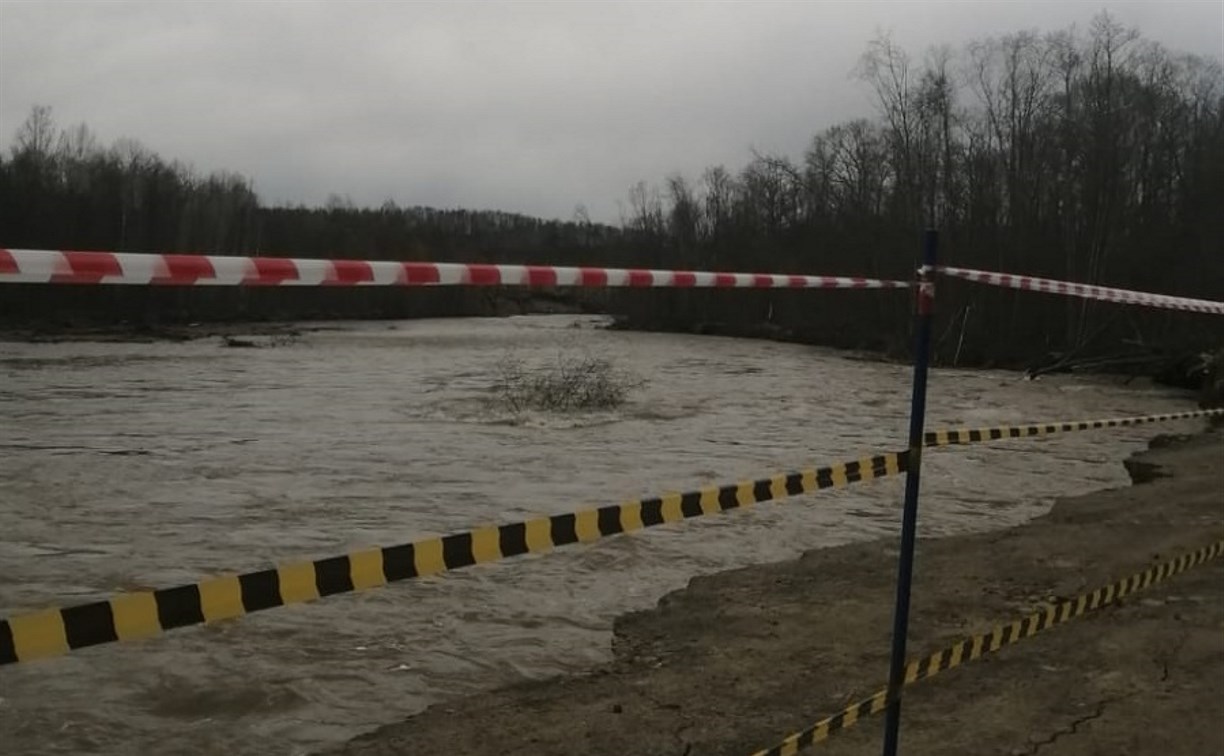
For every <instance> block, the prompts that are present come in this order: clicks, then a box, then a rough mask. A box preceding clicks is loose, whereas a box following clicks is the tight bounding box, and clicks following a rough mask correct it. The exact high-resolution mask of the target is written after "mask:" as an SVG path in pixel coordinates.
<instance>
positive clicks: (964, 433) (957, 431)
mask: <svg viewBox="0 0 1224 756" xmlns="http://www.w3.org/2000/svg"><path fill="white" fill-rule="evenodd" d="M1195 417H1224V408H1222V409H1203V410H1190V411H1187V412H1167V413H1165V414H1162V415H1140V416H1138V417H1112V418H1106V419H1104V420H1076V421H1073V422H1064V423H1037V424H1034V425H997V426H994V427H993V428H948V429H944V430H937V431H930V432H928V433H926V434H925V435H924V437H923V440H924V445H926V446H951V445H954V444H976V443H979V442H982V441H999V440H1002V439H1009V438H1027V437H1030V436H1048V435H1052V434H1055V433H1069V432H1074V431H1085V430H1096V429H1098V428H1120V427H1123V426H1127V425H1143V424H1145V423H1163V422H1169V421H1171V420H1188V419H1191V418H1195Z"/></svg>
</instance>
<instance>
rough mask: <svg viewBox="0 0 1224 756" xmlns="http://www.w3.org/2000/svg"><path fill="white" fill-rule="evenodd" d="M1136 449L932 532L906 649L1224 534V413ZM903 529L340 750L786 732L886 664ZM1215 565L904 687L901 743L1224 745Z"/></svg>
mask: <svg viewBox="0 0 1224 756" xmlns="http://www.w3.org/2000/svg"><path fill="white" fill-rule="evenodd" d="M947 453H950V454H956V453H958V450H948V452H947ZM1135 459H1136V461H1137V462H1139V463H1140V464H1139V465H1138V466H1137V467H1136V466H1135V465H1133V464H1132V465H1131V467H1132V469H1143V470H1145V471H1146V472H1145V475H1144V476H1143V477H1151V478H1152V479H1151V480H1150V482H1146V483H1143V484H1137V485H1133V486H1129V487H1121V488H1115V489H1112V490H1105V491H1101V492H1098V493H1092V494H1088V495H1085V496H1080V497H1076V498H1070V499H1063V500H1060V501H1059V502H1058V503H1057V504H1056V505H1055V506H1054V508H1053V510H1052V511H1051V512H1050V513H1049V514H1048V515H1045V516H1042V517H1039V518H1036V519H1035V520H1033V521H1032V522H1030V523H1029V524H1025V525H1021V526H1019V527H1015V528H1011V529H1008V530H1004V531H997V532H989V533H983V534H977V535H967V536H953V537H945V538H938V539H928V540H923V541H922V542H921V543H920V546H919V553H918V567H917V576H916V585H915V598H914V607H913V612H914V613H913V621H912V635H911V640H910V648H911V651H912V653H913V655H918V654H925V653H929V652H931V651H934V650H937V649H939V648H941V647H943V646H945V645H947V644H948V643H949V642H951V641H954V640H955V639H957V638H959V637H962V636H964V635H966V634H969V633H973V632H981V631H983V630H986V629H989V628H990V627H991V626H992V625H993V624H995V623H997V622H1000V621H1004V620H1010V619H1013V618H1016V617H1018V616H1022V615H1023V614H1025V613H1027V612H1029V611H1031V610H1032V609H1033V608H1034V607H1035V606H1037V605H1038V604H1039V603H1041V602H1042V601H1045V600H1047V599H1048V598H1051V597H1068V596H1073V595H1076V594H1078V593H1080V592H1082V591H1084V590H1092V589H1093V588H1095V587H1097V586H1099V585H1104V584H1106V583H1108V582H1110V581H1112V580H1114V579H1116V578H1119V577H1123V576H1126V575H1129V574H1131V573H1133V572H1136V571H1138V570H1141V569H1144V568H1145V567H1146V566H1148V565H1149V564H1152V563H1153V562H1155V561H1163V560H1165V559H1168V558H1170V557H1172V556H1175V555H1177V554H1179V553H1182V552H1183V551H1185V550H1190V549H1194V548H1197V547H1200V546H1203V545H1207V544H1209V543H1211V542H1213V541H1214V540H1217V539H1219V538H1221V537H1224V465H1222V464H1221V463H1222V462H1224V435H1221V433H1220V432H1219V431H1216V432H1211V433H1208V434H1205V435H1202V436H1196V437H1191V438H1187V439H1181V440H1176V441H1173V442H1167V441H1166V442H1165V443H1158V444H1156V445H1154V448H1152V449H1151V450H1149V451H1147V452H1144V453H1142V454H1140V455H1137V457H1136V458H1135ZM1015 485H1016V487H1017V488H1018V489H1019V488H1021V487H1023V486H1024V485H1025V481H1024V479H1023V478H1019V477H1018V478H1016V479H1015ZM944 495H947V494H946V493H945V494H944ZM894 546H895V542H894V540H893V539H891V538H887V539H882V540H877V541H873V542H868V543H859V544H851V545H847V546H839V547H836V548H829V549H821V550H815V551H810V552H807V553H805V554H804V555H803V556H802V557H800V558H799V559H797V560H791V561H787V562H782V563H776V564H769V565H762V566H753V567H747V568H744V569H739V570H734V571H730V572H724V573H720V574H717V575H711V576H707V577H697V578H695V579H694V580H693V581H692V582H691V583H690V584H689V586H688V587H687V588H685V589H682V590H679V591H676V592H674V593H671V594H669V595H667V596H665V597H664V598H663V599H662V600H661V601H660V602H659V605H658V607H656V608H654V609H651V610H647V611H642V612H635V613H632V614H628V615H625V616H623V617H621V618H619V619H618V620H617V622H616V623H615V636H616V641H615V645H614V648H615V659H614V660H613V661H612V662H611V663H609V664H607V665H604V666H602V667H600V668H598V669H596V670H594V671H593V672H591V673H590V674H585V675H581V676H570V677H562V678H558V679H554V680H550V681H545V682H537V683H529V684H523V685H517V686H513V687H510V688H506V689H503V690H499V691H495V692H491V693H486V694H481V695H476V696H472V697H468V698H464V699H460V700H455V701H451V702H447V703H444V704H440V705H435V706H433V707H431V708H430V709H428V710H427V711H426V712H424V713H422V714H420V715H418V716H415V717H413V718H411V719H409V720H407V721H406V722H403V723H401V724H397V725H391V726H388V727H384V728H382V729H380V730H378V731H376V732H374V733H372V734H370V735H368V736H365V737H361V738H358V739H356V740H354V741H352V742H351V743H349V744H348V745H347V746H346V747H343V748H340V749H337V750H335V751H332V752H330V753H333V754H344V756H390V755H391V754H397V755H398V754H426V753H443V752H445V753H463V754H469V755H470V756H494V755H496V756H512V755H516V754H532V755H533V756H545V755H547V754H557V755H558V756H560V754H579V753H581V754H591V755H592V756H599V755H604V754H606V755H607V756H614V755H615V756H636V755H638V754H642V755H647V754H649V755H652V756H653V755H654V754H674V755H676V756H679V755H680V754H688V755H690V756H692V755H695V754H738V755H743V754H748V753H751V752H752V751H754V750H756V749H757V748H761V747H765V746H770V745H773V744H774V743H775V742H777V741H779V740H780V739H781V737H782V736H784V735H786V734H788V733H790V732H793V731H795V730H797V729H800V728H802V727H804V726H806V725H808V724H810V723H811V722H813V721H815V720H817V719H819V718H821V717H823V716H826V715H828V714H832V713H835V712H836V711H838V710H839V709H840V708H841V707H843V706H844V705H846V704H847V703H848V702H850V701H853V700H857V699H858V698H860V697H862V696H864V695H869V694H870V693H871V692H873V691H875V690H876V689H878V688H879V686H880V684H881V683H882V681H883V680H884V679H885V670H886V668H887V655H886V652H887V648H888V635H889V627H890V613H891V608H892V599H891V596H892V593H891V591H892V586H893V578H894V575H893V571H894V569H895V548H894ZM1222 579H1224V563H1222V562H1218V561H1217V562H1212V563H1210V564H1208V565H1205V566H1202V567H1198V568H1196V569H1194V570H1191V571H1190V572H1189V573H1186V574H1184V575H1180V576H1177V577H1175V578H1172V579H1171V580H1170V581H1169V582H1167V583H1165V584H1162V585H1159V586H1156V587H1154V588H1151V589H1149V590H1147V591H1144V592H1141V593H1139V594H1136V595H1135V596H1133V597H1132V598H1129V599H1127V600H1125V601H1123V602H1122V604H1121V606H1119V607H1115V608H1110V609H1106V610H1104V611H1103V612H1101V613H1100V614H1098V615H1093V616H1091V617H1090V618H1086V619H1081V620H1077V621H1074V622H1072V623H1070V624H1068V625H1066V626H1064V627H1059V628H1055V629H1052V630H1050V631H1049V632H1047V633H1044V634H1042V635H1041V636H1039V637H1037V638H1033V639H1030V640H1027V641H1024V642H1022V643H1021V644H1019V645H1017V646H1015V647H1011V648H1007V649H1004V650H1003V651H1001V652H1000V653H999V654H997V655H995V656H993V657H991V658H989V659H988V660H986V661H982V662H976V663H973V664H970V665H968V666H966V667H964V668H961V669H958V670H954V671H952V672H950V673H947V674H945V675H941V676H940V678H939V679H937V680H932V681H928V682H925V683H922V684H920V685H918V686H917V687H913V688H910V689H909V690H908V691H907V698H906V710H905V723H904V729H903V736H902V738H903V740H902V743H903V748H904V751H905V752H906V753H913V754H928V753H940V754H966V756H968V755H969V754H973V755H974V756H981V755H984V754H1005V755H1007V756H1013V755H1015V754H1037V753H1040V754H1043V756H1049V755H1050V754H1065V755H1072V754H1089V753H1135V754H1139V753H1157V752H1159V753H1164V754H1202V753H1216V752H1219V751H1220V750H1221V748H1224V730H1221V729H1220V728H1219V726H1218V714H1219V701H1220V700H1221V695H1224V638H1222V637H1221V636H1220V631H1219V629H1220V627H1221V623H1222V622H1224V584H1222V582H1221V581H1222ZM880 726H881V722H880V720H879V719H873V720H870V721H867V722H865V723H863V724H861V725H860V726H859V727H857V728H855V729H854V730H852V731H850V732H847V733H842V734H841V735H839V736H837V737H835V738H834V739H833V740H832V741H830V742H828V743H825V744H822V746H821V750H820V751H819V752H820V753H826V754H837V755H838V756H850V755H854V756H858V754H874V753H877V752H878V748H879V728H880Z"/></svg>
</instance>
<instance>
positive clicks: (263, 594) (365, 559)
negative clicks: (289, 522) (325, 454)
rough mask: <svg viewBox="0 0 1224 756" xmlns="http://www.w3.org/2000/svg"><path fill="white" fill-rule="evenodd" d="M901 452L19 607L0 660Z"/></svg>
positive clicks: (878, 473) (712, 499) (450, 565)
mask: <svg viewBox="0 0 1224 756" xmlns="http://www.w3.org/2000/svg"><path fill="white" fill-rule="evenodd" d="M907 458H908V455H907V454H905V453H888V454H878V455H875V456H871V457H864V458H863V459H859V460H855V461H853V462H845V463H841V464H836V465H831V466H828V467H821V468H813V469H806V470H801V471H798V472H792V473H782V474H777V475H771V476H769V477H765V478H759V479H756V480H744V481H740V482H738V483H731V484H727V485H722V486H707V487H705V488H701V489H698V490H695V491H689V492H686V493H675V494H666V495H664V496H656V497H651V498H646V499H637V500H634V501H627V502H624V503H622V504H614V505H611V506H606V507H600V508H598V509H585V510H581V511H578V512H571V513H568V514H559V515H553V516H551V517H541V518H537V519H532V520H527V521H524V522H514V523H509V524H506V525H500V526H496V527H487V528H479V529H476V530H469V531H465V532H462V533H454V534H452V535H448V536H443V537H439V538H427V539H424V540H421V541H415V542H412V543H406V544H401V545H397V546H386V547H381V548H371V549H366V550H362V551H355V552H351V553H349V554H345V555H343V556H338V557H331V558H327V559H318V560H315V561H313V562H300V563H296V564H285V565H278V566H276V567H273V568H271V569H266V570H260V571H258V572H249V573H245V574H241V575H227V576H222V577H216V578H211V579H208V580H204V581H201V582H198V583H192V584H189V585H181V586H177V587H174V588H163V589H161V590H155V591H141V592H135V593H123V594H118V595H116V596H113V597H111V598H108V599H106V600H103V601H95V602H92V603H88V604H82V605H79V606H71V607H67V608H62V609H48V610H45V611H41V612H35V613H32V614H25V615H18V616H15V617H12V618H9V619H5V620H0V664H13V663H15V662H24V661H31V660H34V659H41V658H45V657H51V656H57V655H60V654H64V653H67V652H68V651H70V650H74V649H78V648H85V647H86V646H96V645H98V644H102V643H113V642H116V641H127V640H137V639H140V638H148V637H151V636H154V635H159V634H161V633H162V632H165V631H167V630H172V629H174V628H178V627H187V626H189V625H199V624H204V623H210V622H217V621H220V620H225V619H231V618H234V617H240V616H242V615H245V614H249V613H251V612H256V611H259V610H261V609H271V608H273V607H277V606H285V605H288V604H298V603H304V602H307V601H313V600H315V599H318V598H321V597H323V596H330V595H333V594H337V593H347V592H350V591H358V590H363V589H366V588H373V587H376V586H381V585H385V584H387V583H390V582H394V581H397V580H408V579H411V578H417V577H425V576H428V575H434V574H437V573H440V572H444V571H447V570H457V569H460V568H463V567H468V566H471V565H474V564H485V563H488V562H495V561H498V560H500V559H506V558H509V557H514V556H519V555H521V554H541V553H546V552H548V551H551V550H552V549H554V548H557V547H559V546H568V545H570V544H573V543H589V542H591V541H595V540H598V539H600V538H606V537H608V536H613V535H617V534H619V533H628V532H632V531H635V530H641V529H643V528H649V527H653V526H655V525H663V524H666V523H672V522H679V521H681V520H685V519H689V518H693V517H701V516H703V515H710V514H718V513H720V512H725V511H728V510H732V509H738V508H742V507H748V506H752V505H753V504H758V503H761V502H766V501H772V500H776V499H783V498H786V497H788V496H798V495H800V494H805V493H810V492H812V491H817V490H821V489H825V488H840V487H844V486H847V485H849V484H851V483H856V482H858V481H864V480H872V479H874V478H879V477H884V476H888V475H897V474H898V473H900V472H903V471H904V470H905V469H906V468H905V465H906V460H907Z"/></svg>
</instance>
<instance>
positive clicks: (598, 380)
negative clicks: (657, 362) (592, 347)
mask: <svg viewBox="0 0 1224 756" xmlns="http://www.w3.org/2000/svg"><path fill="white" fill-rule="evenodd" d="M644 383H645V381H643V380H642V379H640V378H639V377H637V376H636V375H634V374H632V373H630V372H627V371H624V370H619V369H617V368H616V367H615V366H614V365H613V364H612V361H611V360H608V359H606V358H604V357H595V356H592V355H589V354H582V355H574V354H565V353H561V354H558V355H557V358H556V359H555V360H553V361H552V362H548V363H544V364H542V365H538V366H528V365H527V364H526V363H525V362H524V361H523V360H522V359H520V358H518V357H515V356H513V355H507V356H505V357H503V358H502V359H501V361H500V362H498V364H497V379H496V381H495V382H494V385H493V391H494V394H495V396H496V398H497V400H498V402H499V403H500V404H501V405H502V406H503V407H505V408H506V409H509V410H511V411H513V412H522V411H524V410H545V411H552V412H573V411H581V410H600V409H613V408H615V407H619V406H620V405H621V404H623V403H624V402H625V399H626V398H627V397H628V395H629V392H631V391H632V390H634V389H636V388H639V387H641V386H642V385H643V384H644Z"/></svg>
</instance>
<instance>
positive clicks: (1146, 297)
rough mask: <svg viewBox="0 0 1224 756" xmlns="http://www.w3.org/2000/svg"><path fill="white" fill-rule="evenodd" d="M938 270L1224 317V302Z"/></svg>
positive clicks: (1019, 286) (980, 279)
mask: <svg viewBox="0 0 1224 756" xmlns="http://www.w3.org/2000/svg"><path fill="white" fill-rule="evenodd" d="M937 270H938V271H939V272H940V273H942V274H944V275H946V276H955V277H956V278H964V279H966V280H969V281H976V282H978V283H984V284H990V285H992V286H1004V287H1008V288H1012V289H1024V290H1027V291H1044V292H1046V293H1049V294H1063V295H1066V296H1071V297H1081V298H1083V299H1100V300H1104V301H1106V302H1120V303H1122V304H1130V305H1141V306H1143V307H1162V308H1164V309H1167V310H1189V311H1191V312H1208V313H1213V314H1216V315H1224V302H1213V301H1212V300H1209V299H1190V298H1188V297H1174V296H1169V295H1168V294H1152V293H1149V292H1145V291H1131V290H1130V289H1113V288H1109V287H1107V286H1090V285H1088V284H1078V283H1070V282H1068V281H1056V280H1053V279H1049V278H1037V277H1035V276H1015V275H1011V274H1008V273H992V272H990V271H985V270H971V269H968V268H951V267H946V266H940V267H939V268H937Z"/></svg>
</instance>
